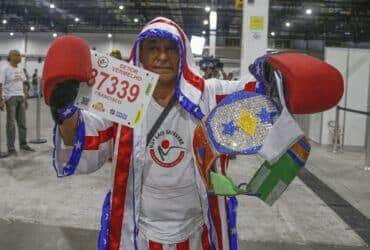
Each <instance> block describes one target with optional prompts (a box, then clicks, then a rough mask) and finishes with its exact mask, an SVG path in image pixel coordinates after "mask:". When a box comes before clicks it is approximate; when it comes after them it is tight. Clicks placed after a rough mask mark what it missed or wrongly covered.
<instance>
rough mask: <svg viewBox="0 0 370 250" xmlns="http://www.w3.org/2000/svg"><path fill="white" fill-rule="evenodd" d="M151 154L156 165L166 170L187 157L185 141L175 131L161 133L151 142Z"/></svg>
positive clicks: (168, 130) (149, 146)
mask: <svg viewBox="0 0 370 250" xmlns="http://www.w3.org/2000/svg"><path fill="white" fill-rule="evenodd" d="M148 148H149V154H150V157H151V158H152V159H153V161H154V162H155V163H157V164H158V165H159V166H161V167H164V168H172V167H174V166H176V165H178V164H179V163H180V162H181V160H182V159H183V158H184V156H185V152H186V148H185V147H184V140H183V139H182V138H181V136H180V135H179V134H178V133H177V132H176V131H173V130H170V129H167V130H165V131H164V130H162V131H159V132H158V133H157V134H156V135H155V136H154V137H153V138H152V140H151V141H150V143H149V145H148Z"/></svg>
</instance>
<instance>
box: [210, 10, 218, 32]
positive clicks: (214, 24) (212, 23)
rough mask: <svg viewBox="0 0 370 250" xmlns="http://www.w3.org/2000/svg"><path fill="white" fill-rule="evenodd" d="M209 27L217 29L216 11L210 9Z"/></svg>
mask: <svg viewBox="0 0 370 250" xmlns="http://www.w3.org/2000/svg"><path fill="white" fill-rule="evenodd" d="M209 22H210V24H209V28H210V29H211V30H216V29H217V12H216V11H211V13H210V14H209Z"/></svg>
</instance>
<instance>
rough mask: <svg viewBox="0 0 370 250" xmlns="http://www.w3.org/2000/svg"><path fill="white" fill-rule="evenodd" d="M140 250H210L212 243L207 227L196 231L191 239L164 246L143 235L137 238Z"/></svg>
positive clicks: (140, 234)
mask: <svg viewBox="0 0 370 250" xmlns="http://www.w3.org/2000/svg"><path fill="white" fill-rule="evenodd" d="M137 244H138V249H140V250H210V249H211V248H210V241H209V238H208V230H207V227H206V226H203V227H201V228H199V230H197V231H195V232H194V234H193V235H191V236H190V238H189V239H187V240H186V241H183V242H179V243H176V244H162V243H159V242H155V241H151V240H149V239H147V238H146V237H145V236H144V235H143V234H142V233H140V231H139V234H138V238H137Z"/></svg>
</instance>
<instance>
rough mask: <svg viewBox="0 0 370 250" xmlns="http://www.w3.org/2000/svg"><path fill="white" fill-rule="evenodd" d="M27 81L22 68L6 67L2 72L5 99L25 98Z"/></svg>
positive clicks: (0, 79)
mask: <svg viewBox="0 0 370 250" xmlns="http://www.w3.org/2000/svg"><path fill="white" fill-rule="evenodd" d="M25 80H26V76H25V75H24V72H23V69H22V68H21V67H19V66H18V67H16V68H15V67H13V66H12V65H10V64H8V65H6V66H5V67H4V68H3V70H2V71H1V72H0V83H2V84H3V97H4V99H5V100H7V99H9V98H10V97H12V96H24V92H23V82H24V81H25Z"/></svg>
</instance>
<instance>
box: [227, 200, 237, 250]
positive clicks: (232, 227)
mask: <svg viewBox="0 0 370 250" xmlns="http://www.w3.org/2000/svg"><path fill="white" fill-rule="evenodd" d="M226 199H227V215H228V219H229V220H228V231H229V245H230V250H238V232H237V221H236V218H237V207H238V200H237V199H236V197H231V196H230V197H229V198H226Z"/></svg>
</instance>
